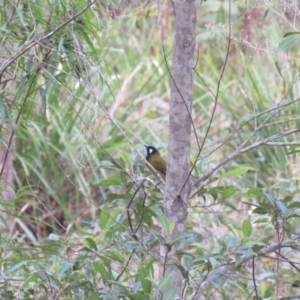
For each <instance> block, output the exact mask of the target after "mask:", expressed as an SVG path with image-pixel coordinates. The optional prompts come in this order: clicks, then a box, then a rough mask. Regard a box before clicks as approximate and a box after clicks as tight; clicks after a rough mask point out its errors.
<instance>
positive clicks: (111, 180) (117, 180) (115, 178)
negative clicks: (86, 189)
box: [99, 176, 122, 187]
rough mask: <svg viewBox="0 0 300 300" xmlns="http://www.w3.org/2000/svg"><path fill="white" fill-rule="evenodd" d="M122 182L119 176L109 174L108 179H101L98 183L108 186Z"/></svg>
mask: <svg viewBox="0 0 300 300" xmlns="http://www.w3.org/2000/svg"><path fill="white" fill-rule="evenodd" d="M121 183H122V180H121V177H120V176H111V177H109V179H105V180H102V181H101V182H100V183H99V185H100V186H102V187H110V186H116V185H120V184H121Z"/></svg>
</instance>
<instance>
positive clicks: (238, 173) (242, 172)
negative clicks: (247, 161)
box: [220, 167, 254, 178]
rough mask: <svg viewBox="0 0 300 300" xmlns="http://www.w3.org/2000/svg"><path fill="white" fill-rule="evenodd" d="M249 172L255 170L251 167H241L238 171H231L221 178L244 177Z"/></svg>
mask: <svg viewBox="0 0 300 300" xmlns="http://www.w3.org/2000/svg"><path fill="white" fill-rule="evenodd" d="M249 170H254V169H253V168H251V167H241V168H236V169H233V170H230V171H228V172H226V173H224V174H222V175H221V176H220V178H227V177H231V176H238V175H242V174H244V173H246V172H248V171H249Z"/></svg>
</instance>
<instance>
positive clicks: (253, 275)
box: [252, 257, 259, 299]
mask: <svg viewBox="0 0 300 300" xmlns="http://www.w3.org/2000/svg"><path fill="white" fill-rule="evenodd" d="M252 281H253V286H254V291H255V295H256V299H259V298H258V292H257V286H256V280H255V257H253V258H252Z"/></svg>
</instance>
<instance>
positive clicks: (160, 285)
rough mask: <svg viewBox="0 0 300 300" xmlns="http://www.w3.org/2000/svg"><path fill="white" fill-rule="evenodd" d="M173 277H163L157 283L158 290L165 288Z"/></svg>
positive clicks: (169, 275)
mask: <svg viewBox="0 0 300 300" xmlns="http://www.w3.org/2000/svg"><path fill="white" fill-rule="evenodd" d="M173 278H174V276H173V275H171V274H167V275H165V276H164V277H163V278H162V279H161V280H160V282H159V283H158V285H157V287H158V289H159V290H162V289H163V288H165V287H166V286H167V285H169V284H170V283H171V282H172V281H173Z"/></svg>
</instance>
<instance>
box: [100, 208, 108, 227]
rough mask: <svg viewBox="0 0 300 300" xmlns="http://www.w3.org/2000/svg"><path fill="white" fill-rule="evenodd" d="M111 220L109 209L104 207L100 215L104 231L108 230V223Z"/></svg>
mask: <svg viewBox="0 0 300 300" xmlns="http://www.w3.org/2000/svg"><path fill="white" fill-rule="evenodd" d="M108 219H109V207H108V206H107V205H104V206H103V207H102V209H101V213H100V220H99V221H100V227H101V228H102V229H105V228H106V224H107V221H108Z"/></svg>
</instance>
